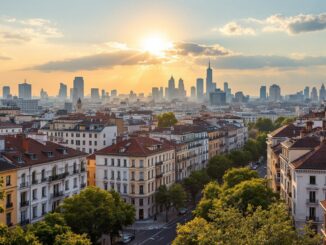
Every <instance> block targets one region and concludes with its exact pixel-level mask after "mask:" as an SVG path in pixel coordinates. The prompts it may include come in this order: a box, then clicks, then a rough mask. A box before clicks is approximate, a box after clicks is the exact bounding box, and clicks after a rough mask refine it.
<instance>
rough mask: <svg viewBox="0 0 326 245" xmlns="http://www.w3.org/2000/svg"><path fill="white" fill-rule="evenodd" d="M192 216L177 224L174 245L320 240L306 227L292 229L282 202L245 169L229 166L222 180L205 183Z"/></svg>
mask: <svg viewBox="0 0 326 245" xmlns="http://www.w3.org/2000/svg"><path fill="white" fill-rule="evenodd" d="M194 215H195V218H194V219H193V220H192V221H190V222H188V223H186V224H185V225H179V226H178V229H177V238H176V239H175V241H174V242H173V244H174V245H188V244H202V245H204V244H227V245H228V244H230V245H231V244H257V245H258V244H259V245H260V244H285V245H287V244H289V245H290V244H291V245H292V244H293V245H294V244H308V245H309V244H311V245H313V244H314V245H317V244H320V243H321V237H320V236H319V235H316V234H314V232H313V231H312V230H311V229H310V228H309V227H308V226H307V227H305V229H304V230H303V231H300V232H297V231H296V230H295V229H294V228H293V226H292V220H291V218H290V216H289V214H288V212H287V208H286V206H285V204H283V203H282V202H280V201H279V200H278V198H277V196H276V195H275V194H274V193H273V192H272V190H271V189H270V188H269V187H268V186H267V183H266V180H264V179H261V178H259V177H258V174H257V172H256V171H253V170H250V169H248V168H237V169H235V168H233V169H230V170H228V171H227V172H226V173H225V175H224V176H223V178H222V182H221V183H218V182H216V181H212V182H210V183H209V184H207V185H206V186H205V188H204V190H203V197H202V199H201V200H200V202H199V204H198V205H197V207H196V210H195V211H194Z"/></svg>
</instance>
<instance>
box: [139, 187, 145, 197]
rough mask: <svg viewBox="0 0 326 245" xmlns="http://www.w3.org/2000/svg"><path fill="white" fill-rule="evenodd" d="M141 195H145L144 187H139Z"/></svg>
mask: <svg viewBox="0 0 326 245" xmlns="http://www.w3.org/2000/svg"><path fill="white" fill-rule="evenodd" d="M139 194H141V195H142V194H144V187H143V186H142V185H140V186H139Z"/></svg>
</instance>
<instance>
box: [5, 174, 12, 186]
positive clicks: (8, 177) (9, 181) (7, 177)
mask: <svg viewBox="0 0 326 245" xmlns="http://www.w3.org/2000/svg"><path fill="white" fill-rule="evenodd" d="M8 185H11V176H10V175H7V176H6V186H8Z"/></svg>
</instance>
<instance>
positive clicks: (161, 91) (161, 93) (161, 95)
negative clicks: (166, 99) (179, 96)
mask: <svg viewBox="0 0 326 245" xmlns="http://www.w3.org/2000/svg"><path fill="white" fill-rule="evenodd" d="M163 93H164V92H163V87H160V99H163V96H164V94H163Z"/></svg>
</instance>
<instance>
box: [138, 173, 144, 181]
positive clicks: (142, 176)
mask: <svg viewBox="0 0 326 245" xmlns="http://www.w3.org/2000/svg"><path fill="white" fill-rule="evenodd" d="M139 180H144V173H143V172H139Z"/></svg>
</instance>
